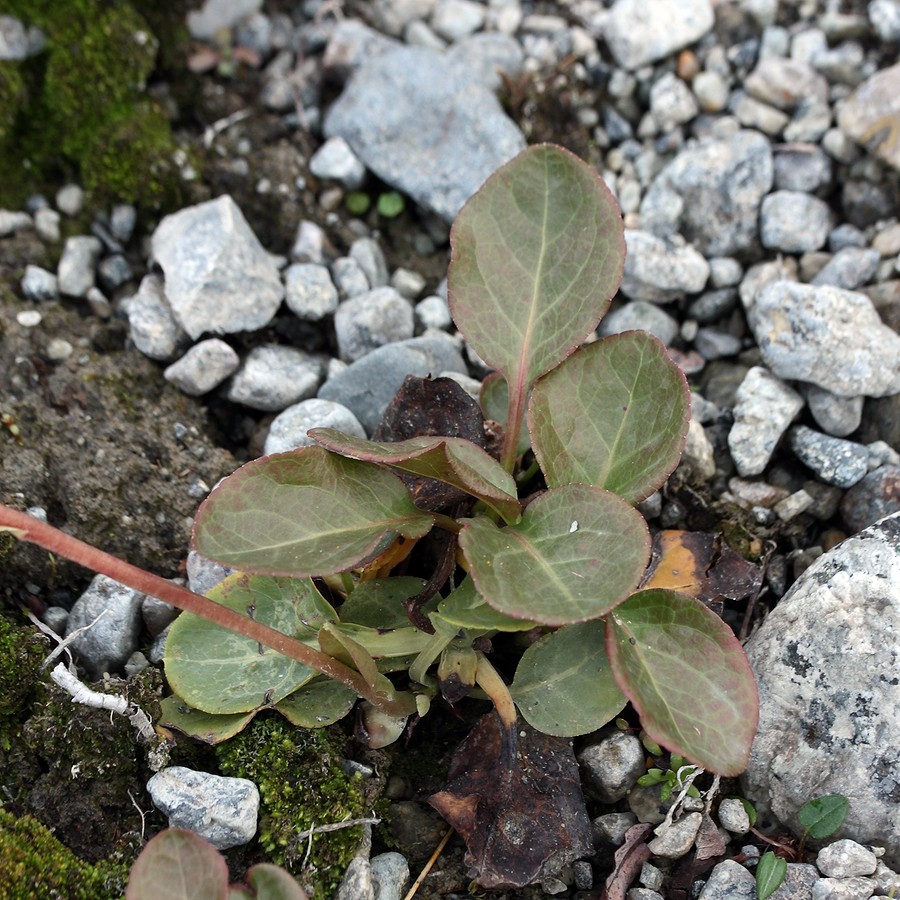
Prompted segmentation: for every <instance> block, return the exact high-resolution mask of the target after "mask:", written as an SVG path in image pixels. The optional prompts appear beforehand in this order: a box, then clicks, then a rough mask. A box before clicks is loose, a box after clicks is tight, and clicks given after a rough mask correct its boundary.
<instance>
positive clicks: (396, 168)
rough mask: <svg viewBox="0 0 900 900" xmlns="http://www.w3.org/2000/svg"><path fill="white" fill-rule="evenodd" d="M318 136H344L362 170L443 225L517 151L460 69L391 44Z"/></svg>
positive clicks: (509, 131) (361, 72)
mask: <svg viewBox="0 0 900 900" xmlns="http://www.w3.org/2000/svg"><path fill="white" fill-rule="evenodd" d="M324 131H325V135H326V136H327V137H329V138H331V137H342V138H344V140H346V141H347V143H348V144H349V145H350V147H351V148H352V149H353V152H354V153H355V154H356V156H357V157H359V159H361V160H362V161H363V163H365V165H366V167H367V168H368V169H369V170H371V171H372V172H374V173H375V174H376V175H377V176H378V177H379V178H381V179H382V180H383V181H385V182H387V183H388V184H390V185H391V186H392V187H395V188H397V189H398V190H400V191H403V192H404V193H405V194H408V195H409V196H410V197H412V198H413V199H414V200H415V201H416V202H417V203H419V204H420V205H421V206H423V207H424V208H425V209H427V210H429V211H431V212H433V213H436V214H437V215H439V216H441V217H442V218H443V219H445V220H446V221H448V222H451V221H453V219H454V218H455V217H456V214H457V213H458V212H459V210H460V209H461V208H462V205H463V204H464V203H465V202H466V200H468V199H469V197H470V196H471V195H472V194H473V193H474V192H475V191H476V190H477V189H478V188H479V187H480V186H481V184H482V183H483V182H484V180H485V179H486V178H487V177H488V175H490V174H491V173H492V172H493V171H494V170H495V169H497V168H499V167H500V166H501V165H503V163H505V162H507V161H508V160H510V159H511V158H512V157H513V156H515V155H516V154H517V153H518V152H519V151H520V150H522V149H523V148H524V147H525V139H524V137H523V136H522V133H521V132H520V131H519V129H518V128H517V127H516V125H515V124H514V123H513V122H512V121H511V120H510V119H509V118H508V117H507V116H506V114H505V113H504V112H503V109H502V107H501V105H500V102H499V101H498V100H497V98H496V97H495V96H494V95H493V93H491V91H490V90H488V89H487V88H485V87H484V86H483V85H482V84H481V83H480V82H478V81H477V80H473V77H472V76H471V74H470V72H469V69H468V67H466V66H463V65H461V64H455V63H454V61H453V58H452V57H451V56H450V55H449V54H444V53H441V52H439V51H435V50H431V49H427V48H425V47H398V48H397V49H392V50H388V51H387V52H385V53H383V54H381V55H380V56H377V57H375V58H374V59H370V60H369V61H368V62H367V63H365V64H364V65H362V66H361V67H360V68H359V69H358V70H357V71H356V72H355V73H354V75H353V76H352V77H351V78H350V80H349V82H348V83H347V86H346V87H345V89H344V91H343V93H342V94H341V96H340V97H339V98H338V99H337V101H336V102H335V103H334V104H333V105H332V107H331V109H329V111H328V114H327V115H326V117H325V123H324Z"/></svg>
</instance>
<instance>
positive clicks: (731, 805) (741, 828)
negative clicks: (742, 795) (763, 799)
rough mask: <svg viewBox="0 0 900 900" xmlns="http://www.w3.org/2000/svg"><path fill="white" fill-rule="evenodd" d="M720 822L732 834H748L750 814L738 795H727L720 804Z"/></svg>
mask: <svg viewBox="0 0 900 900" xmlns="http://www.w3.org/2000/svg"><path fill="white" fill-rule="evenodd" d="M719 824H720V825H721V826H722V827H723V828H724V829H726V830H727V831H730V832H731V833H732V834H746V833H747V832H748V831H749V830H750V816H748V815H747V810H746V808H745V807H744V804H743V803H741V801H740V800H738V799H737V798H736V797H726V798H725V799H724V800H723V801H722V802H721V803H720V804H719Z"/></svg>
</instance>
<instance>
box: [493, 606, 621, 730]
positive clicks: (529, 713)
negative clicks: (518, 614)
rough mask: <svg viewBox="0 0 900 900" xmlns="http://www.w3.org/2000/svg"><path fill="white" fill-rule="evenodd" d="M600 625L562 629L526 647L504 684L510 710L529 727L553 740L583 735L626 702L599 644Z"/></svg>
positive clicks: (601, 627)
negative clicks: (512, 702) (516, 709)
mask: <svg viewBox="0 0 900 900" xmlns="http://www.w3.org/2000/svg"><path fill="white" fill-rule="evenodd" d="M604 632H605V629H604V627H603V623H602V622H583V623H581V624H580V625H568V626H567V627H565V628H560V629H559V630H558V631H554V632H553V633H552V634H548V635H546V636H545V637H543V638H541V639H540V640H539V641H538V642H537V643H535V644H532V645H531V646H530V647H529V648H528V649H527V650H526V651H525V652H524V653H523V654H522V659H521V660H520V661H519V666H518V668H517V669H516V677H515V679H514V680H513V683H512V685H510V688H509V692H510V694H512V698H513V700H515V702H516V706H518V707H519V711H520V712H521V713H522V716H523V717H524V718H525V720H526V721H527V722H528V724H529V725H531V726H532V727H533V728H536V729H537V730H538V731H543V732H544V734H552V735H556V736H557V737H574V736H575V735H579V734H587V733H588V732H589V731H595V730H596V729H598V728H600V727H601V726H602V725H605V724H606V723H607V722H608V721H609V720H610V719H612V718H613V717H614V716H615V715H616V713H618V712H619V711H620V710H621V709H622V707H624V706H625V704H626V703H627V702H628V701H627V700H626V698H625V695H624V694H623V693H622V692H621V691H620V690H619V686H618V685H617V684H616V682H615V679H614V678H613V676H612V670H611V669H610V667H609V659H608V658H607V656H606V647H605V646H604Z"/></svg>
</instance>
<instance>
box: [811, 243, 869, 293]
mask: <svg viewBox="0 0 900 900" xmlns="http://www.w3.org/2000/svg"><path fill="white" fill-rule="evenodd" d="M879 262H881V254H880V253H879V252H878V251H877V250H869V249H866V248H863V247H844V249H843V250H838V252H837V253H835V254H834V256H832V257H831V259H830V260H829V261H828V262H827V263H826V264H825V266H824V267H823V268H821V269H819V273H818V274H817V275H816V276H815V278H813V280H812V281H811V282H810V283H811V284H816V285H819V284H830V285H833V286H834V287H839V288H845V289H846V290H848V291H854V290H856V289H857V288H858V287H861V286H862V285H864V284H868V283H869V282H870V281H871V280H872V279H873V278H874V277H875V273H876V272H877V271H878V264H879Z"/></svg>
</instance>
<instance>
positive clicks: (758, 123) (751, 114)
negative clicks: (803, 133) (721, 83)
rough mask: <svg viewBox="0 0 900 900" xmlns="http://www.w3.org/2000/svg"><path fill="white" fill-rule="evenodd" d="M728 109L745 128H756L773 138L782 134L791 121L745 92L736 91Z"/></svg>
mask: <svg viewBox="0 0 900 900" xmlns="http://www.w3.org/2000/svg"><path fill="white" fill-rule="evenodd" d="M728 109H729V111H730V112H732V113H733V114H734V116H735V118H736V119H737V120H738V122H740V123H741V125H743V127H744V128H755V129H756V130H757V131H762V132H763V133H764V134H768V135H770V136H772V137H775V136H776V135H779V134H781V132H782V131H783V130H784V128H785V126H786V125H787V124H788V122H789V121H790V119H789V117H788V115H787V113H783V112H782V111H781V110H780V109H776V108H775V107H774V106H769V104H768V103H763V102H762V101H761V100H757V99H756V98H754V97H751V96H750V95H749V94H747V93H744V91H735V92H734V93H733V94H732V95H731V99H730V101H729V103H728Z"/></svg>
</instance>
